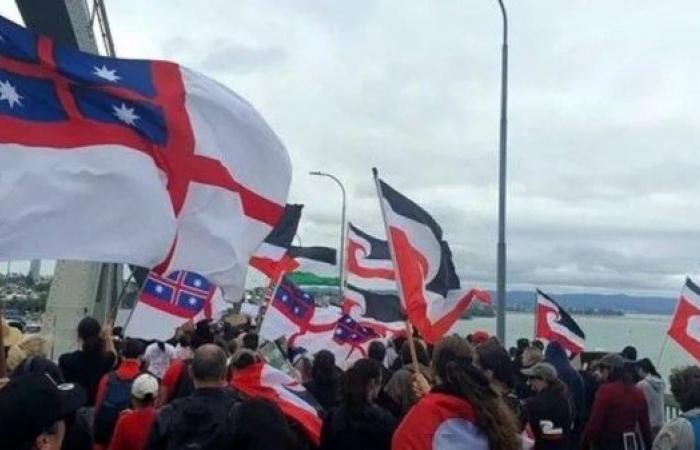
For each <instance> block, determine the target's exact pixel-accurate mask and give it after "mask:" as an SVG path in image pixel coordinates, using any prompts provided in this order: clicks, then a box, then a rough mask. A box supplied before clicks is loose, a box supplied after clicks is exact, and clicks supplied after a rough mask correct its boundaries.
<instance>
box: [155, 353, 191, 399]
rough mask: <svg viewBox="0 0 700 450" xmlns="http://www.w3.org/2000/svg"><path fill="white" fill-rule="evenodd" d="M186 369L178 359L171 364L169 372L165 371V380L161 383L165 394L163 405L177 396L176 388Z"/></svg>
mask: <svg viewBox="0 0 700 450" xmlns="http://www.w3.org/2000/svg"><path fill="white" fill-rule="evenodd" d="M184 367H185V363H184V362H183V361H181V360H179V359H176V360H175V361H173V362H172V363H171V364H170V367H168V370H166V371H165V375H163V379H162V380H161V382H160V388H161V391H162V392H164V393H165V398H164V399H163V400H164V402H163V403H167V402H169V401H170V400H171V399H172V398H173V395H175V388H176V387H177V383H178V381H179V380H180V376H181V375H182V370H183V369H184Z"/></svg>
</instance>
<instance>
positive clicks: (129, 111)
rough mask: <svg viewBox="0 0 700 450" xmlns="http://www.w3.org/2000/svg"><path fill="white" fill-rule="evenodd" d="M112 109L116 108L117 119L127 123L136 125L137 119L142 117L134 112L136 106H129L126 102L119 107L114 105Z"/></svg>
mask: <svg viewBox="0 0 700 450" xmlns="http://www.w3.org/2000/svg"><path fill="white" fill-rule="evenodd" d="M112 109H114V115H115V116H117V119H119V120H121V121H122V122H124V123H125V124H127V125H131V126H134V125H135V123H136V121H137V120H138V119H140V118H141V117H139V116H137V115H136V114H135V113H134V108H128V107H127V106H126V105H125V104H124V103H122V104H121V106H119V107H117V105H112Z"/></svg>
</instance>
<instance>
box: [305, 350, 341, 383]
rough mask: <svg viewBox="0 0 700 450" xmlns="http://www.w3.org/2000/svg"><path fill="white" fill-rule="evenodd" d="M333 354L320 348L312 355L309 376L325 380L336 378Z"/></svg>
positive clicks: (317, 379)
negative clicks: (312, 360)
mask: <svg viewBox="0 0 700 450" xmlns="http://www.w3.org/2000/svg"><path fill="white" fill-rule="evenodd" d="M336 370H337V369H336V367H335V355H334V354H333V353H331V352H329V351H328V350H321V351H320V352H318V353H316V355H315V356H314V363H313V366H312V367H311V378H313V379H314V380H316V381H321V382H327V381H332V380H335V379H336Z"/></svg>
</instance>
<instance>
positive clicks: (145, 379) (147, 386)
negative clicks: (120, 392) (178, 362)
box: [131, 373, 158, 400]
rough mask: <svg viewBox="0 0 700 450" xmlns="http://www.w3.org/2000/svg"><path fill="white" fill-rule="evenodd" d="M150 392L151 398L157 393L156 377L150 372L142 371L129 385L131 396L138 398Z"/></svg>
mask: <svg viewBox="0 0 700 450" xmlns="http://www.w3.org/2000/svg"><path fill="white" fill-rule="evenodd" d="M148 394H151V397H152V398H153V399H155V398H156V396H157V395H158V379H157V378H156V377H154V376H153V375H151V374H150V373H143V374H141V375H139V376H138V377H136V379H135V380H134V383H133V384H132V385H131V396H132V397H134V398H137V399H139V400H143V399H144V398H146V396H147V395H148Z"/></svg>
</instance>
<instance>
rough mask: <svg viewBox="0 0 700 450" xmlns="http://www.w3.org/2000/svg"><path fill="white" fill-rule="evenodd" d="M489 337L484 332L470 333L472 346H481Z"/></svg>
mask: <svg viewBox="0 0 700 450" xmlns="http://www.w3.org/2000/svg"><path fill="white" fill-rule="evenodd" d="M490 337H491V336H490V335H489V334H488V333H487V332H486V331H482V330H479V331H475V332H474V333H472V344H481V343H482V342H486V341H488V340H489V338H490Z"/></svg>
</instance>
